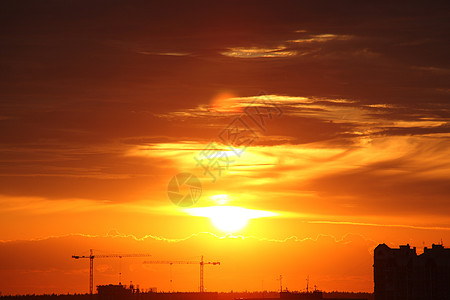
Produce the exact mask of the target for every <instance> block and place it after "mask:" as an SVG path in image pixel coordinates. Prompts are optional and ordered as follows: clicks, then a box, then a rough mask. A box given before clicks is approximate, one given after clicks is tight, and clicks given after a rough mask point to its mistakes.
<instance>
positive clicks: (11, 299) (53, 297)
mask: <svg viewBox="0 0 450 300" xmlns="http://www.w3.org/2000/svg"><path fill="white" fill-rule="evenodd" d="M208 294H209V296H213V295H212V294H214V296H213V297H212V298H214V299H217V300H235V299H239V298H259V299H261V298H263V299H270V298H272V299H273V298H279V297H280V294H279V292H269V291H264V292H232V291H230V292H220V293H204V296H207V295H208ZM157 295H158V296H162V297H155V296H157ZM171 295H172V296H175V295H177V296H182V295H184V296H187V297H186V298H192V296H194V295H195V296H198V293H153V292H150V293H139V294H134V295H133V296H132V297H131V298H133V299H136V300H147V299H149V300H150V299H152V298H161V299H162V298H165V299H170V298H171V297H170V296H171ZM195 296H194V297H195ZM175 298H179V297H175ZM201 298H203V297H201ZM208 298H209V297H208ZM323 298H324V299H327V298H335V299H339V298H342V299H361V298H364V299H368V300H374V296H373V294H372V293H352V292H324V293H323ZM0 299H2V300H31V299H32V300H103V299H100V297H99V295H98V294H94V295H92V296H91V295H89V294H60V295H57V294H44V295H35V294H32V295H16V296H0Z"/></svg>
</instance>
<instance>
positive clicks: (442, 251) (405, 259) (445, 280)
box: [373, 244, 450, 300]
mask: <svg viewBox="0 0 450 300" xmlns="http://www.w3.org/2000/svg"><path fill="white" fill-rule="evenodd" d="M373 275H374V284H375V287H374V292H375V300H450V249H446V248H444V246H442V245H435V244H433V246H432V248H431V249H428V248H426V247H425V248H424V253H422V254H420V255H417V254H416V248H415V247H414V248H411V247H410V246H409V245H403V246H400V248H398V249H391V248H389V247H388V246H387V245H386V244H380V245H378V246H377V247H376V248H375V251H374V264H373Z"/></svg>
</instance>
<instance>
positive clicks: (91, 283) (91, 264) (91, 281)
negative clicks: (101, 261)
mask: <svg viewBox="0 0 450 300" xmlns="http://www.w3.org/2000/svg"><path fill="white" fill-rule="evenodd" d="M147 256H151V255H150V254H100V255H94V250H93V249H89V255H88V256H86V255H83V256H81V255H72V258H75V259H80V258H89V294H91V295H92V294H93V290H94V258H122V257H147ZM119 274H120V275H121V273H119Z"/></svg>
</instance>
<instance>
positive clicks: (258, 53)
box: [221, 46, 297, 58]
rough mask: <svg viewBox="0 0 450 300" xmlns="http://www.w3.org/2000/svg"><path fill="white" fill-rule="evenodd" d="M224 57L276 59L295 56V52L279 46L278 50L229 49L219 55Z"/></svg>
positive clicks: (255, 48) (254, 48)
mask: <svg viewBox="0 0 450 300" xmlns="http://www.w3.org/2000/svg"><path fill="white" fill-rule="evenodd" d="M221 54H222V55H225V56H230V57H237V58H277V57H289V56H294V55H297V51H292V50H291V51H288V50H287V48H286V47H284V46H280V47H278V48H272V49H270V48H258V47H252V48H243V47H237V48H230V49H228V50H227V51H225V52H222V53H221Z"/></svg>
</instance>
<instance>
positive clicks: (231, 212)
mask: <svg viewBox="0 0 450 300" xmlns="http://www.w3.org/2000/svg"><path fill="white" fill-rule="evenodd" d="M184 211H185V212H186V213H188V214H189V215H191V216H195V217H206V218H209V219H210V220H211V222H212V223H213V225H214V226H215V227H216V228H217V229H219V230H221V231H223V232H227V233H229V232H236V231H239V230H241V229H243V228H244V227H245V226H246V225H247V223H248V221H249V220H250V219H257V218H266V217H274V216H277V215H278V214H277V213H274V212H270V211H265V210H256V209H249V208H243V207H238V206H209V207H196V208H186V209H184Z"/></svg>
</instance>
